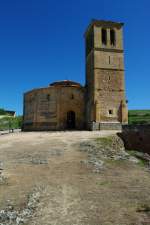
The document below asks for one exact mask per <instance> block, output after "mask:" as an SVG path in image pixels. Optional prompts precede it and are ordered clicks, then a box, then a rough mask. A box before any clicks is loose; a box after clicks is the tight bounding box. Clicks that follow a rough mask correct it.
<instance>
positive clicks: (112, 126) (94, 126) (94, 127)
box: [89, 122, 122, 131]
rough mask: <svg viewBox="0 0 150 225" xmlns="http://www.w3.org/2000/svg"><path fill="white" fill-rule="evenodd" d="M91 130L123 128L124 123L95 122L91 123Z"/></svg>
mask: <svg viewBox="0 0 150 225" xmlns="http://www.w3.org/2000/svg"><path fill="white" fill-rule="evenodd" d="M89 130H92V131H94V130H118V131H119V130H120V131H121V130H122V124H121V123H115V122H114V123H109V122H108V123H98V122H93V123H91V124H89Z"/></svg>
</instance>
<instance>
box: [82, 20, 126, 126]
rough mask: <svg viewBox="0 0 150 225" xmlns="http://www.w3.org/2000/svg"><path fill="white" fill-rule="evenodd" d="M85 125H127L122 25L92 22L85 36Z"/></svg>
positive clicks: (108, 22)
mask: <svg viewBox="0 0 150 225" xmlns="http://www.w3.org/2000/svg"><path fill="white" fill-rule="evenodd" d="M85 45H86V122H87V125H88V128H90V129H100V128H101V126H104V127H105V128H106V129H107V127H108V129H110V128H111V127H112V129H115V128H117V126H120V125H121V124H123V123H127V122H128V111H127V106H126V97H125V85H124V50H123V23H116V22H111V21H103V20H93V21H92V22H91V24H90V25H89V26H88V28H87V30H86V33H85Z"/></svg>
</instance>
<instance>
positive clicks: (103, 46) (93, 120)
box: [23, 20, 128, 131]
mask: <svg viewBox="0 0 150 225" xmlns="http://www.w3.org/2000/svg"><path fill="white" fill-rule="evenodd" d="M85 56H86V83H85V86H82V85H81V84H79V83H77V82H74V81H70V80H64V81H57V82H54V83H51V84H50V85H49V86H48V87H43V88H38V89H33V90H31V91H28V92H27V93H25V94H24V116H23V117H24V122H23V130H24V131H30V130H67V129H77V130H84V129H85V130H86V129H87V130H100V129H120V128H121V125H122V124H126V123H128V110H127V105H126V97H125V85H124V50H123V23H118V22H111V21H103V20H92V22H91V23H90V24H89V26H88V28H87V30H86V32H85Z"/></svg>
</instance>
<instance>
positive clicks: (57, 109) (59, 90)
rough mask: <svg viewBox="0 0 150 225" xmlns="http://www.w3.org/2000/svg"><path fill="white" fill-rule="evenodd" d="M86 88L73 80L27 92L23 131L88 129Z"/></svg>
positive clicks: (25, 95)
mask: <svg viewBox="0 0 150 225" xmlns="http://www.w3.org/2000/svg"><path fill="white" fill-rule="evenodd" d="M84 96H85V89H84V87H83V86H82V85H81V84H79V83H77V82H73V81H70V80H64V81H59V82H54V83H52V84H50V85H49V86H48V87H46V88H39V89H34V90H32V91H29V92H27V93H25V94H24V106H25V107H24V125H23V130H28V131H30V130H66V129H78V130H81V129H84V126H85V122H84V115H85V113H84V110H85V106H84Z"/></svg>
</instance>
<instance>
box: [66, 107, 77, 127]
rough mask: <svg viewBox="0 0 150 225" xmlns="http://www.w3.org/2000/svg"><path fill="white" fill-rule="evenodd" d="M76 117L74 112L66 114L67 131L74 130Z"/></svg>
mask: <svg viewBox="0 0 150 225" xmlns="http://www.w3.org/2000/svg"><path fill="white" fill-rule="evenodd" d="M75 127H76V115H75V112H74V111H69V112H67V129H75Z"/></svg>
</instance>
